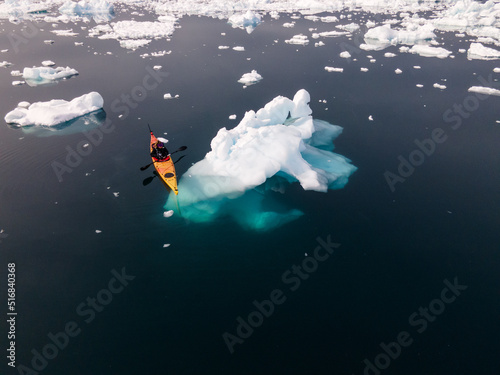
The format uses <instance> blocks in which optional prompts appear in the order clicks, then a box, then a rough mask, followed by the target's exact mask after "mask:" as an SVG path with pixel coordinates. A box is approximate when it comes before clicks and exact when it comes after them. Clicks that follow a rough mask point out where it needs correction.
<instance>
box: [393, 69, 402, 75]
mask: <svg viewBox="0 0 500 375" xmlns="http://www.w3.org/2000/svg"><path fill="white" fill-rule="evenodd" d="M394 72H395V73H396V74H401V73H403V71H402V70H401V69H399V68H397V69H396V70H395V71H394Z"/></svg>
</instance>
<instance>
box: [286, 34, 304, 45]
mask: <svg viewBox="0 0 500 375" xmlns="http://www.w3.org/2000/svg"><path fill="white" fill-rule="evenodd" d="M285 43H288V44H298V45H301V46H305V45H307V44H309V39H307V36H305V35H303V34H298V35H294V36H293V37H292V38H291V39H287V40H285Z"/></svg>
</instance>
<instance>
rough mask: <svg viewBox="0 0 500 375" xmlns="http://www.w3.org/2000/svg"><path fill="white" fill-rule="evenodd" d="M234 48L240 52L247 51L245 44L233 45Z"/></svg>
mask: <svg viewBox="0 0 500 375" xmlns="http://www.w3.org/2000/svg"><path fill="white" fill-rule="evenodd" d="M233 50H235V51H238V52H243V51H245V47H243V46H236V47H233Z"/></svg>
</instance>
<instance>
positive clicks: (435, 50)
mask: <svg viewBox="0 0 500 375" xmlns="http://www.w3.org/2000/svg"><path fill="white" fill-rule="evenodd" d="M408 52H410V53H414V54H417V55H420V56H424V57H437V58H440V59H445V58H447V57H448V56H449V55H450V54H451V51H448V50H447V49H444V48H443V47H431V46H427V45H424V44H415V45H414V46H413V47H411V48H410V50H409V51H408Z"/></svg>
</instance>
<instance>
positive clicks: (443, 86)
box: [432, 83, 446, 90]
mask: <svg viewBox="0 0 500 375" xmlns="http://www.w3.org/2000/svg"><path fill="white" fill-rule="evenodd" d="M432 87H435V88H437V89H440V90H444V89H446V86H445V85H440V84H439V83H435V84H433V85H432Z"/></svg>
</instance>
